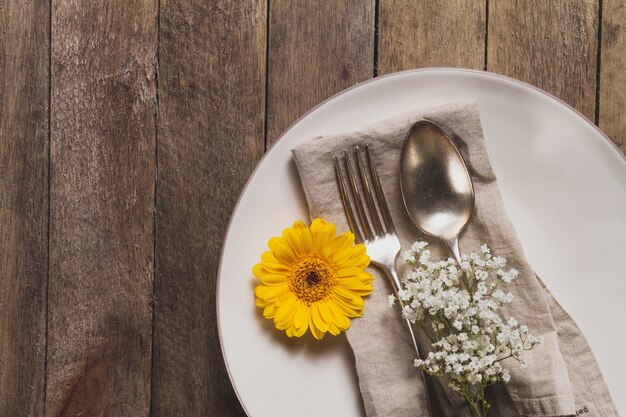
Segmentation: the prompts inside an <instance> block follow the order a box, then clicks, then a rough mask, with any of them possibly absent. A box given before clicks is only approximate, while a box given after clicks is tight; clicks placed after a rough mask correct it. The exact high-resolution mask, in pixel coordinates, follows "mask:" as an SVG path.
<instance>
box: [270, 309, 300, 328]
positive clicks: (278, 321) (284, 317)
mask: <svg viewBox="0 0 626 417" xmlns="http://www.w3.org/2000/svg"><path fill="white" fill-rule="evenodd" d="M294 314H295V310H294V308H293V306H292V305H283V306H281V307H278V309H277V310H276V315H275V316H274V324H275V325H276V328H277V329H278V330H286V329H287V328H288V327H290V326H291V325H292V324H293V316H294Z"/></svg>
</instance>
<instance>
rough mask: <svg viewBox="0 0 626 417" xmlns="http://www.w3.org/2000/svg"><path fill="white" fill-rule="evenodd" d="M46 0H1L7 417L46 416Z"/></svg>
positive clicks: (0, 355) (1, 350) (2, 404)
mask: <svg viewBox="0 0 626 417" xmlns="http://www.w3.org/2000/svg"><path fill="white" fill-rule="evenodd" d="M48 21H49V9H48V5H47V3H46V2H30V3H23V4H22V3H21V2H0V416H7V417H9V416H11V417H12V416H18V415H20V416H23V415H29V416H33V417H34V416H39V417H42V416H43V407H44V394H43V392H44V377H45V368H44V364H45V356H46V355H45V349H46V346H45V343H46V339H45V325H46V281H47V269H48V115H49V113H48V81H49V65H48V50H49V38H50V34H49V32H48Z"/></svg>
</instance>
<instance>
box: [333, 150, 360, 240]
mask: <svg viewBox="0 0 626 417" xmlns="http://www.w3.org/2000/svg"><path fill="white" fill-rule="evenodd" d="M335 176H336V177H337V185H338V186H339V195H340V196H341V204H342V205H343V211H344V212H345V213H346V218H347V219H348V225H349V226H350V230H352V233H354V236H355V237H356V240H357V242H363V236H361V232H360V231H359V227H358V226H357V224H356V219H355V218H354V212H353V211H352V206H351V205H350V200H349V199H348V194H347V193H346V185H345V178H344V176H343V173H342V172H341V165H340V164H339V158H337V157H336V156H335Z"/></svg>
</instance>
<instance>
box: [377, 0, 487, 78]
mask: <svg viewBox="0 0 626 417" xmlns="http://www.w3.org/2000/svg"><path fill="white" fill-rule="evenodd" d="M485 11H486V6H485V0H479V1H467V0H453V1H450V0H432V1H415V0H381V1H380V24H379V39H380V40H379V45H380V47H379V52H378V60H379V64H378V65H379V71H380V74H386V73H390V72H394V71H402V70H406V69H412V68H423V67H466V68H475V69H483V68H484V63H485V14H486V13H485Z"/></svg>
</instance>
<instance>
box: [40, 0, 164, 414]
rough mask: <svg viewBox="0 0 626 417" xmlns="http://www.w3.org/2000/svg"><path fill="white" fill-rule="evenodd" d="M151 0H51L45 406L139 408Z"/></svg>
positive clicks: (152, 103)
mask: <svg viewBox="0 0 626 417" xmlns="http://www.w3.org/2000/svg"><path fill="white" fill-rule="evenodd" d="M156 52H157V2H156V0H143V1H136V2H132V3H129V2H126V1H122V0H117V1H108V2H90V1H73V2H55V3H54V7H53V9H52V57H51V59H52V61H51V73H52V92H51V94H52V101H51V108H52V111H51V144H50V146H51V157H50V158H51V184H50V193H51V201H50V207H51V213H50V216H51V217H50V233H51V235H50V276H49V302H48V309H49V310H48V311H49V313H48V361H47V362H48V369H47V395H46V414H47V415H50V416H59V417H69V416H72V417H73V416H93V417H96V416H137V417H141V416H148V415H149V411H150V373H151V345H152V343H151V329H152V309H151V302H152V300H151V296H152V286H153V250H154V246H153V226H154V190H155V176H156V79H155V74H156V70H155V68H156V66H155V58H156Z"/></svg>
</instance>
